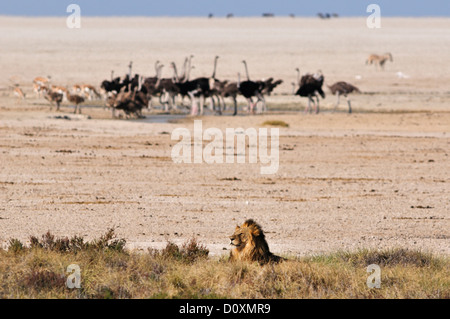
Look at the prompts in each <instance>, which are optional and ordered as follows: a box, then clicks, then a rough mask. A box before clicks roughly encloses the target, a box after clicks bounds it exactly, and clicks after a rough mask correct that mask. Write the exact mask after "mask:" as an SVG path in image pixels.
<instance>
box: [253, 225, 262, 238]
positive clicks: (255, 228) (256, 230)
mask: <svg viewBox="0 0 450 319" xmlns="http://www.w3.org/2000/svg"><path fill="white" fill-rule="evenodd" d="M251 231H252V235H253V236H255V237H258V236H259V235H260V234H261V230H260V229H259V227H252V228H251Z"/></svg>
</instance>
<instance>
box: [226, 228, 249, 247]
mask: <svg viewBox="0 0 450 319" xmlns="http://www.w3.org/2000/svg"><path fill="white" fill-rule="evenodd" d="M249 239H250V238H249V231H248V229H246V228H241V227H239V226H237V227H236V229H235V231H234V234H233V235H231V236H230V241H231V242H230V244H231V245H233V246H235V247H236V248H237V249H239V250H240V249H243V248H244V247H245V245H247V243H248V242H249Z"/></svg>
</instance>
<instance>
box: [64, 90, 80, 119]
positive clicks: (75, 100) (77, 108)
mask: <svg viewBox="0 0 450 319" xmlns="http://www.w3.org/2000/svg"><path fill="white" fill-rule="evenodd" d="M66 96H67V100H69V102H71V103H73V104H74V105H75V111H74V112H73V113H74V114H76V113H77V111H78V113H79V114H81V106H80V104H81V103H84V98H83V97H81V96H79V95H76V94H74V95H72V94H70V92H69V91H67V92H66Z"/></svg>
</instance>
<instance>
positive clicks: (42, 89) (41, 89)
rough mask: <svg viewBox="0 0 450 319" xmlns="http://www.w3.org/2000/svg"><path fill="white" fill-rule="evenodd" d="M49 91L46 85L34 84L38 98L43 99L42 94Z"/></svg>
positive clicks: (34, 90)
mask: <svg viewBox="0 0 450 319" xmlns="http://www.w3.org/2000/svg"><path fill="white" fill-rule="evenodd" d="M47 90H48V87H47V86H45V85H40V84H37V83H33V92H34V93H36V96H37V97H38V98H40V97H41V93H42V92H45V91H47Z"/></svg>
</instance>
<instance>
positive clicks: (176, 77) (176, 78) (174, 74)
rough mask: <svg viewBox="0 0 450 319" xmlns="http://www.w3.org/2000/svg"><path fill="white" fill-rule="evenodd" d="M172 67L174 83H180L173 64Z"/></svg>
mask: <svg viewBox="0 0 450 319" xmlns="http://www.w3.org/2000/svg"><path fill="white" fill-rule="evenodd" d="M172 67H173V76H174V78H175V81H176V82H180V79H179V78H178V72H177V66H176V65H175V63H173V64H172Z"/></svg>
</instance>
